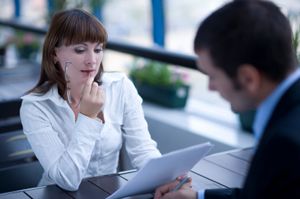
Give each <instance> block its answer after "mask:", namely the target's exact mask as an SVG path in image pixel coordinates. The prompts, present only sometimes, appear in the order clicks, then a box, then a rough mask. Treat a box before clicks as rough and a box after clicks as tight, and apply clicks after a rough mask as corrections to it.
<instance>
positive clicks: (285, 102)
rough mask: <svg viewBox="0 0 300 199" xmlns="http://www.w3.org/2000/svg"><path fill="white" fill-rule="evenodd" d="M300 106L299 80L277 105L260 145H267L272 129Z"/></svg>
mask: <svg viewBox="0 0 300 199" xmlns="http://www.w3.org/2000/svg"><path fill="white" fill-rule="evenodd" d="M299 104H300V79H298V80H297V81H296V82H295V83H294V84H292V86H291V87H290V88H289V89H288V90H287V91H286V92H285V93H284V94H283V95H282V97H281V98H280V100H279V102H278V104H277V105H276V107H275V109H274V112H273V113H272V115H271V118H270V120H269V122H268V123H267V126H266V128H265V131H264V133H263V135H262V137H261V140H260V142H259V145H261V144H263V143H265V142H266V141H267V140H268V139H269V137H271V136H272V133H273V132H274V131H271V130H270V129H271V128H272V127H273V126H274V124H276V123H277V121H278V120H280V119H281V118H282V117H284V115H285V113H287V112H289V111H290V110H292V109H293V108H294V107H295V106H299Z"/></svg>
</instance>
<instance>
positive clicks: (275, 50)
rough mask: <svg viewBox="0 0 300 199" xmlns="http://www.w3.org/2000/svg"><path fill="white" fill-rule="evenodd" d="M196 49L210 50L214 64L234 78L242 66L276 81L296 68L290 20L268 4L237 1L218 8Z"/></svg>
mask: <svg viewBox="0 0 300 199" xmlns="http://www.w3.org/2000/svg"><path fill="white" fill-rule="evenodd" d="M194 49H195V52H196V53H197V51H199V50H207V51H208V52H209V53H210V56H211V58H212V60H213V63H214V65H216V66H217V67H219V68H221V69H222V70H223V71H224V72H225V73H226V74H227V75H228V76H229V77H231V78H232V79H235V77H236V73H237V69H238V67H239V66H240V65H242V64H251V65H253V66H254V67H256V68H257V69H258V70H259V71H261V72H262V73H263V74H265V75H266V76H267V77H268V78H269V79H271V80H273V81H280V80H282V79H283V78H284V77H285V76H286V75H287V73H288V72H289V71H290V70H291V69H292V68H294V67H295V66H296V58H295V53H294V50H293V46H292V30H291V26H290V24H289V21H288V19H287V18H286V17H285V16H284V15H283V14H282V13H281V11H280V9H279V8H278V7H277V6H276V5H275V4H273V3H272V2H268V1H249V0H248V1H246V0H244V1H233V2H231V3H228V4H226V5H225V6H223V7H222V8H220V9H218V10H217V11H215V12H214V13H212V14H211V15H210V16H209V17H208V18H206V19H205V20H204V21H203V23H202V24H201V25H200V27H199V29H198V31H197V34H196V37H195V40H194ZM200 59H201V57H200Z"/></svg>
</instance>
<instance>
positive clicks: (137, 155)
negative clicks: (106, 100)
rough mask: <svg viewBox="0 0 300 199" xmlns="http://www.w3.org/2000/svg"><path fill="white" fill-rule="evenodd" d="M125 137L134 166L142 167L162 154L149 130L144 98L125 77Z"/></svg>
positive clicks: (123, 127) (123, 91)
mask: <svg viewBox="0 0 300 199" xmlns="http://www.w3.org/2000/svg"><path fill="white" fill-rule="evenodd" d="M122 93H123V99H124V113H123V125H122V130H123V132H124V133H123V137H124V138H125V146H126V151H127V153H128V155H129V158H130V160H131V163H132V165H133V166H134V167H137V168H140V167H141V166H143V165H144V164H145V163H146V162H147V161H148V160H149V159H151V158H155V157H159V156H161V154H160V152H159V150H158V149H157V148H156V146H157V144H156V142H155V141H154V140H152V138H151V136H150V133H149V131H148V125H147V122H146V120H145V117H144V112H143V108H142V101H143V100H142V98H141V97H140V96H139V95H138V92H137V90H136V88H135V86H134V85H133V83H132V82H131V81H130V80H129V79H128V78H124V79H123V90H122Z"/></svg>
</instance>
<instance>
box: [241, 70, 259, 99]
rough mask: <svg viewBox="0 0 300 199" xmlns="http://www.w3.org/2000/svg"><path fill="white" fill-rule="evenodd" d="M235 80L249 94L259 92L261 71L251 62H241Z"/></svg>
mask: <svg viewBox="0 0 300 199" xmlns="http://www.w3.org/2000/svg"><path fill="white" fill-rule="evenodd" d="M237 80H238V82H239V84H240V85H241V87H242V88H243V89H244V90H245V91H246V92H248V93H249V94H251V95H256V94H257V92H260V87H261V86H262V85H261V84H262V77H261V73H260V72H259V71H258V70H257V69H256V68H255V67H254V66H253V65H251V64H243V65H241V66H240V67H239V69H238V71H237Z"/></svg>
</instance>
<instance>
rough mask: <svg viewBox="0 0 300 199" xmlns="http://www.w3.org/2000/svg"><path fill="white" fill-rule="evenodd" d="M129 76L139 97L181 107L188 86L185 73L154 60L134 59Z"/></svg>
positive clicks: (185, 97)
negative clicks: (142, 60) (140, 60)
mask: <svg viewBox="0 0 300 199" xmlns="http://www.w3.org/2000/svg"><path fill="white" fill-rule="evenodd" d="M130 77H131V79H132V81H133V83H134V84H135V86H136V88H137V90H138V92H139V94H140V95H141V97H142V98H143V99H145V100H147V101H151V102H154V103H157V104H159V105H163V106H166V107H172V108H183V107H184V106H185V104H186V101H187V98H188V95H189V89H190V86H189V85H188V84H187V83H186V81H185V78H186V74H185V73H182V72H178V71H176V70H172V69H171V68H170V66H168V65H167V64H164V63H160V62H155V61H149V60H147V61H145V62H142V63H141V62H139V61H136V62H135V64H134V67H133V68H132V69H131V71H130Z"/></svg>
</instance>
